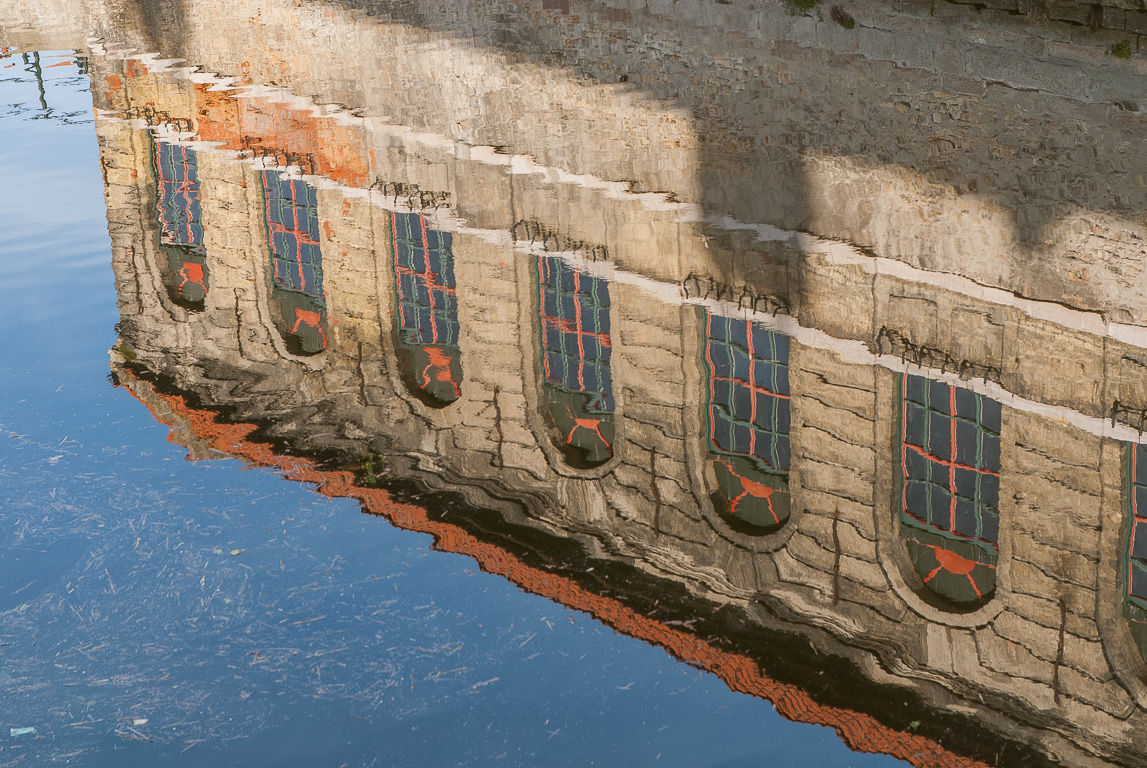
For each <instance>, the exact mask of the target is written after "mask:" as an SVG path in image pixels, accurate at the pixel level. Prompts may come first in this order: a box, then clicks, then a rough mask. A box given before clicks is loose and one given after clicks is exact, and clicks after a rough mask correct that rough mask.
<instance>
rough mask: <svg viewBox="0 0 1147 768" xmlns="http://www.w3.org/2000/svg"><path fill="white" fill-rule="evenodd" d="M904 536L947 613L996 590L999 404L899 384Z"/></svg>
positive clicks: (919, 383)
mask: <svg viewBox="0 0 1147 768" xmlns="http://www.w3.org/2000/svg"><path fill="white" fill-rule="evenodd" d="M901 387H902V389H901V414H900V416H901V419H900V421H901V424H900V426H901V462H900V469H901V480H902V482H901V486H900V488H901V494H900V497H901V507H900V532H901V535H902V536H903V538H904V540H905V543H906V544H907V547H908V555H909V558H910V559H911V561H912V564H913V566H914V567H915V569H916V572H917V573H918V574H919V575H920V578H921V579H922V580H923V582H924V584H925V585H926V586H927V587H928V589H929V590H931V591H932V592H933V593H934V594H936V595H938V596H939V597H940V598H941V600H942V602H943V603H944V604H945V606H947V607H954V608H967V609H971V608H975V607H978V606H980V605H982V604H983V603H985V602H986V601H987V600H988V599H989V598H991V596H992V593H993V592H994V591H995V588H996V563H997V561H998V560H999V548H998V544H997V542H998V541H999V529H1000V513H999V495H1000V404H999V403H997V402H996V401H995V400H992V399H990V398H987V397H984V396H982V395H978V394H976V393H975V392H972V391H970V390H967V389H963V388H961V387H954V386H951V385H949V384H944V383H942V382H939V381H932V380H931V379H926V378H923V377H921V376H912V375H907V374H906V375H905V376H904V377H903V379H902V382H901Z"/></svg>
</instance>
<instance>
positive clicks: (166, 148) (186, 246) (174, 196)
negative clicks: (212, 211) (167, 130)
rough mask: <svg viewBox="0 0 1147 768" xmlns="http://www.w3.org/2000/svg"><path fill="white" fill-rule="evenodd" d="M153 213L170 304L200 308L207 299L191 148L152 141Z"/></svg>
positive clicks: (201, 229)
mask: <svg viewBox="0 0 1147 768" xmlns="http://www.w3.org/2000/svg"><path fill="white" fill-rule="evenodd" d="M151 160H152V171H153V172H154V174H155V185H156V195H155V210H156V219H157V221H158V223H159V250H160V252H161V253H162V254H163V255H164V256H165V257H166V264H164V265H163V268H162V269H161V272H162V279H163V284H164V286H165V287H166V288H167V293H168V296H170V297H171V300H172V301H173V302H175V303H176V304H178V305H179V306H181V307H183V308H184V309H188V310H192V311H199V310H202V309H203V307H204V304H205V302H206V300H207V255H206V253H205V251H204V250H203V224H202V223H201V221H200V203H199V169H198V163H197V162H196V156H195V150H193V149H190V148H189V147H187V146H184V145H182V144H173V143H171V142H167V141H161V140H159V139H154V140H153V141H152V155H151Z"/></svg>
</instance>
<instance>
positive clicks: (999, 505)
mask: <svg viewBox="0 0 1147 768" xmlns="http://www.w3.org/2000/svg"><path fill="white" fill-rule="evenodd" d="M93 66H94V67H96V68H97V69H95V70H94V72H93V83H94V84H95V90H96V99H97V106H98V107H99V108H100V109H101V110H106V111H104V112H101V113H100V119H99V120H98V121H97V132H98V135H99V140H100V147H101V158H102V162H103V165H104V168H105V170H106V174H107V201H108V218H109V231H110V233H111V235H112V241H113V254H114V266H115V272H116V281H117V291H118V295H119V302H120V311H121V314H122V316H123V322H122V337H121V346H120V352H119V354H120V355H121V359H123V360H124V361H128V360H130V361H131V362H132V364H133V365H134V366H135V367H136V368H137V369H138V370H140V371H147V372H150V373H151V374H155V375H160V376H163V377H165V378H166V379H167V380H169V381H171V382H173V383H174V385H175V386H177V387H178V388H179V389H180V390H181V391H184V392H187V393H191V394H194V395H195V397H196V398H198V400H199V401H200V402H201V403H204V404H206V405H208V406H212V407H218V408H224V407H225V408H227V409H228V411H229V412H230V413H231V414H232V418H235V419H239V420H243V421H251V422H255V423H259V424H261V425H264V429H265V430H266V432H267V434H268V435H269V436H270V437H272V438H274V439H277V440H280V441H282V442H283V443H285V444H286V445H288V446H289V447H290V449H291V450H292V451H297V452H301V453H311V452H314V453H322V454H323V455H328V456H329V455H339V456H342V457H344V458H345V459H346V460H347V461H361V460H362V459H363V457H370V460H371V461H372V462H377V463H376V464H372V466H375V467H376V468H378V467H386V468H390V469H391V470H392V471H394V472H396V473H406V474H408V475H411V476H415V477H419V478H421V479H422V480H423V481H424V482H426V483H428V484H432V485H436V487H448V488H453V489H462V490H463V491H464V492H465V493H467V494H470V495H471V497H472V498H474V499H478V500H482V501H483V503H488V504H489V505H490V507H491V508H501V507H500V506H499V505H501V504H502V502H501V501H500V500H504V499H506V498H512V499H517V500H521V501H520V503H521V505H522V509H524V510H525V512H524V513H523V515H522V516H521V517H520V519H519V520H518V522H520V523H521V524H523V525H529V526H535V527H537V528H538V529H539V530H546V531H550V532H553V531H560V532H562V535H564V536H568V537H570V538H571V539H574V540H577V541H579V542H583V543H585V545H586V547H587V548H588V549H590V550H591V551H594V552H596V553H598V556H599V557H602V558H605V559H609V558H616V559H618V560H622V561H626V562H632V563H637V564H639V567H640V568H641V569H642V570H644V571H646V572H648V573H651V574H655V575H656V576H657V578H658V579H662V580H665V581H667V582H672V583H674V584H679V585H682V586H683V587H684V588H686V589H687V590H689V591H690V592H691V593H692V594H695V595H697V596H700V597H702V598H703V599H704V600H706V601H709V602H711V603H713V604H718V605H727V606H730V607H732V608H734V609H736V610H737V611H739V612H742V613H744V614H745V615H747V616H750V617H753V618H754V620H756V621H760V622H761V623H762V626H763V625H765V624H767V623H768V622H769V621H772V619H768V618H767V616H776V617H780V621H782V622H783V624H784V626H785V627H786V628H788V629H790V630H793V631H798V632H801V633H804V634H806V635H807V636H809V637H810V638H817V640H816V642H818V643H822V644H824V646H825V647H826V648H831V649H833V650H832V652H833V653H835V654H838V655H842V656H844V657H846V658H850V659H853V660H854V661H856V663H857V664H858V665H859V666H860V668H861V669H864V670H866V674H869V675H870V676H871V677H872V678H873V679H874V680H877V681H879V682H880V683H881V684H888V685H904V686H911V687H912V688H913V689H914V690H916V691H918V692H919V693H920V695H921V696H922V697H923V698H924V700H925V701H927V702H928V704H929V706H931V707H934V708H935V710H936V711H937V712H946V713H957V714H958V715H959V716H960V717H966V718H969V722H971V723H974V726H975V727H976V728H982V729H985V730H986V731H988V732H991V733H993V734H996V735H997V736H999V737H1001V738H1006V739H1017V740H1019V741H1024V742H1026V743H1029V744H1033V745H1038V749H1040V750H1043V751H1044V752H1046V753H1047V754H1048V755H1050V756H1053V757H1054V758H1055V759H1059V760H1061V761H1063V762H1065V763H1068V764H1073V765H1090V764H1097V763H1098V764H1113V765H1115V764H1118V765H1123V764H1126V765H1133V764H1137V761H1139V757H1138V754H1139V750H1141V748H1142V746H1143V745H1144V743H1143V740H1144V736H1143V734H1144V733H1145V731H1144V727H1143V726H1144V721H1145V719H1147V713H1145V712H1144V710H1143V703H1144V702H1147V687H1145V686H1144V680H1147V664H1144V662H1143V660H1142V659H1141V658H1140V657H1139V653H1138V651H1137V647H1138V646H1137V645H1136V642H1137V640H1138V638H1139V637H1140V636H1141V635H1142V632H1141V629H1140V623H1141V622H1142V617H1143V613H1142V610H1143V609H1142V607H1141V602H1140V601H1142V600H1143V599H1144V598H1143V597H1142V596H1141V594H1140V593H1141V592H1142V590H1140V589H1139V588H1138V587H1137V586H1136V585H1137V583H1138V582H1137V581H1136V578H1135V577H1136V574H1138V572H1139V571H1138V570H1137V569H1138V568H1140V565H1141V564H1140V563H1139V560H1140V559H1141V558H1140V557H1139V555H1140V554H1141V553H1140V552H1139V549H1138V548H1137V543H1136V542H1137V539H1136V534H1137V533H1138V522H1137V521H1138V519H1139V518H1138V513H1137V512H1136V510H1137V509H1138V507H1137V506H1136V504H1135V503H1134V499H1135V498H1137V495H1136V493H1137V490H1136V489H1137V483H1136V482H1133V479H1134V478H1137V477H1138V474H1137V472H1138V470H1137V469H1136V467H1137V466H1138V465H1137V464H1135V458H1136V457H1137V451H1138V449H1137V448H1134V449H1133V448H1129V447H1128V445H1129V444H1136V445H1137V443H1138V437H1137V435H1136V433H1135V430H1134V429H1132V428H1130V427H1128V426H1126V425H1124V424H1113V423H1112V422H1111V421H1109V416H1110V415H1111V413H1112V411H1111V409H1110V407H1109V405H1110V403H1111V402H1113V401H1114V400H1116V399H1118V400H1119V401H1120V402H1121V403H1124V404H1125V405H1126V407H1147V392H1145V391H1144V383H1143V382H1144V381H1145V380H1144V378H1143V377H1142V375H1141V373H1142V370H1143V368H1144V366H1147V349H1145V348H1144V346H1143V345H1142V344H1141V343H1136V342H1137V338H1138V337H1135V336H1134V335H1132V334H1128V335H1127V336H1126V337H1123V338H1115V337H1113V336H1112V335H1111V334H1110V333H1109V332H1108V330H1107V328H1106V326H1103V325H1100V324H1096V323H1094V322H1093V321H1094V318H1093V316H1092V315H1090V314H1088V313H1086V312H1082V311H1079V310H1074V309H1070V308H1064V307H1062V306H1061V305H1059V304H1040V303H1037V302H1026V303H1025V300H1021V299H1017V298H1016V297H1015V296H1014V295H1011V294H1004V292H997V293H991V292H988V291H983V290H976V291H972V290H969V289H968V286H967V284H966V283H962V282H960V278H959V277H957V276H952V275H947V274H938V273H931V272H925V271H911V270H909V271H902V272H896V271H880V269H878V268H877V267H879V264H878V263H877V262H875V261H874V260H873V257H871V256H866V255H864V254H863V253H860V252H858V251H855V250H849V249H847V248H844V247H843V246H840V244H829V245H823V244H821V245H818V244H816V243H813V244H812V246H808V242H809V241H804V242H805V245H804V246H802V244H801V243H802V241H801V240H800V238H797V237H789V236H787V235H786V236H784V237H783V239H770V238H778V237H779V236H777V235H775V234H771V233H772V232H773V231H772V230H770V229H768V228H764V227H763V228H759V229H749V228H742V229H736V228H728V229H720V228H714V227H711V226H707V225H704V224H702V223H698V222H694V221H689V220H683V219H682V218H680V217H678V216H677V215H676V214H673V215H670V214H669V213H667V212H666V211H665V210H662V209H658V208H650V207H647V206H645V205H643V204H642V201H641V199H639V197H638V196H628V197H627V196H625V195H621V196H620V197H616V196H614V193H613V191H612V190H611V189H600V188H599V189H595V188H593V187H592V186H589V185H585V184H580V183H577V181H576V180H575V181H563V180H562V179H561V178H560V175H559V174H557V173H554V174H552V175H551V176H552V177H553V179H556V180H553V179H551V178H547V177H545V176H543V175H540V174H516V175H515V174H510V173H506V169H505V166H503V165H501V164H499V163H498V162H497V157H490V158H482V157H478V158H475V157H469V158H467V157H459V156H458V155H456V154H453V150H452V149H450V147H452V146H453V145H440V144H435V143H433V142H427V141H422V140H418V139H417V138H412V137H411V135H410V134H409V133H408V132H402V131H392V130H390V129H389V128H388V127H386V126H379V125H377V124H374V123H371V122H370V121H355V120H353V119H350V118H348V117H347V116H346V115H345V114H342V115H341V116H339V117H337V118H334V117H327V116H323V115H321V114H317V112H316V110H314V109H313V108H312V107H310V106H308V105H306V104H303V103H298V102H291V101H289V100H284V99H282V97H281V96H276V97H269V96H263V95H254V94H253V95H248V96H245V97H243V98H232V97H230V96H227V95H226V94H221V92H220V91H217V90H212V87H211V84H210V83H206V82H196V81H195V80H194V79H193V78H190V77H187V76H181V75H180V74H179V73H178V72H177V73H171V72H163V71H159V68H154V71H153V67H152V66H150V65H148V64H147V63H145V62H143V61H141V60H139V59H136V58H132V57H130V56H128V57H124V56H114V55H107V56H104V57H100V58H98V59H97V60H96V61H95V62H94V63H93ZM276 99H278V100H276ZM148 110H150V111H148ZM160 136H163V137H164V138H162V139H157V137H160ZM209 137H210V138H209ZM164 142H167V143H169V144H170V145H171V146H172V147H177V148H179V152H180V154H179V157H180V158H184V157H194V158H195V160H194V179H195V183H194V189H195V192H196V200H197V203H196V204H197V205H198V213H197V214H196V215H195V216H193V215H191V214H189V213H188V210H189V209H188V205H189V204H188V203H187V202H186V200H190V197H189V195H190V190H191V189H192V186H191V185H189V184H188V183H187V179H188V178H190V175H191V172H190V170H188V169H187V168H186V167H185V168H184V169H183V170H182V171H180V173H182V174H183V175H182V176H180V177H179V178H182V179H183V182H182V186H181V187H180V189H181V190H182V192H181V194H182V195H183V196H184V197H183V198H180V199H182V200H184V201H185V202H184V203H183V208H182V211H183V213H182V214H181V216H182V218H179V219H176V218H171V219H170V220H171V221H178V222H180V223H179V227H183V226H184V225H185V224H187V223H189V222H191V221H193V220H194V221H197V222H198V227H199V229H195V228H194V226H193V227H192V230H191V231H192V232H201V235H199V236H198V237H199V238H200V240H201V242H199V243H197V244H196V246H195V247H196V248H197V249H198V250H197V251H196V252H197V253H200V254H201V257H202V259H203V267H202V269H203V274H204V275H205V276H206V275H210V282H209V287H208V286H207V284H205V291H204V295H203V297H202V302H201V306H196V307H191V308H189V307H188V306H186V301H183V302H180V301H176V300H175V296H174V295H173V294H172V291H171V287H170V283H171V280H172V278H171V275H173V274H178V271H174V272H173V262H172V261H171V259H170V258H169V257H168V255H167V254H168V251H165V250H164V248H165V246H166V247H170V248H176V247H177V248H184V246H183V245H182V244H181V243H179V242H178V236H175V235H172V234H170V233H168V234H165V232H166V231H167V230H165V226H167V225H166V224H165V222H166V221H168V219H167V218H165V216H167V214H166V213H164V212H165V211H168V210H169V208H168V207H165V206H166V205H167V204H157V203H156V202H155V201H156V200H162V199H164V194H165V192H164V189H165V187H164V186H163V184H165V183H166V182H165V181H164V180H163V179H164V178H165V177H164V176H163V175H162V174H155V173H152V171H151V169H152V168H154V167H155V166H154V163H155V162H156V161H155V160H154V157H155V146H157V145H159V144H162V143H164ZM165 151H166V150H165ZM172 152H174V150H172ZM187 153H191V154H187ZM172 156H174V155H172ZM185 166H186V163H185ZM364 169H365V170H364ZM173 178H175V177H173ZM479 188H480V189H482V190H483V193H482V194H481V195H478V194H476V193H475V190H476V189H479ZM172 189H174V187H172ZM171 199H172V200H175V199H176V198H175V197H172V198H171ZM175 207H177V206H175V204H174V203H172V204H171V206H170V208H171V209H172V210H174V208H175ZM463 211H464V212H465V216H463V215H462V213H463ZM603 211H604V212H607V213H608V216H609V218H610V219H611V225H610V230H609V242H608V243H602V242H596V243H595V242H594V240H593V239H592V237H590V236H589V233H590V232H592V231H593V229H594V227H593V224H592V222H593V221H594V220H597V219H599V218H600V217H601V216H603V215H604V214H603V213H602V212H603ZM172 215H174V214H172ZM524 221H528V222H532V224H530V225H529V226H518V223H519V222H524ZM178 231H180V232H181V231H183V230H182V229H178ZM165 238H166V239H167V240H169V241H172V242H168V243H165ZM173 238H174V240H173ZM669 242H674V243H677V245H676V246H675V247H674V249H673V251H672V252H673V253H674V254H676V255H677V256H678V257H680V258H681V259H682V263H688V264H690V265H691V267H692V269H691V270H690V271H689V272H686V270H683V269H677V268H676V267H673V266H672V265H671V266H670V267H666V266H665V265H664V264H661V265H651V266H650V268H649V269H644V268H643V265H644V264H645V263H646V262H647V261H649V260H648V259H646V260H642V259H638V258H634V257H633V255H634V254H639V253H640V252H641V250H642V249H643V248H647V247H649V244H650V243H669ZM570 246H573V247H570ZM668 261H669V262H670V263H671V262H672V261H673V259H669V260H668ZM740 264H764V265H765V266H764V267H760V269H761V270H762V271H763V273H765V274H767V279H766V277H765V276H764V275H762V274H755V273H754V272H752V271H751V270H746V269H742V268H741V267H739V266H738V265H740ZM874 264H875V265H876V266H874ZM188 273H189V274H190V273H191V270H188ZM690 280H692V281H693V282H692V283H690ZM729 284H732V285H733V287H732V288H730V289H729V290H719V289H718V288H717V287H719V286H721V285H729ZM703 286H708V287H707V288H704V289H702V287H703ZM769 291H771V292H772V293H771V294H770V295H777V296H780V297H783V302H781V301H778V302H776V303H775V305H772V306H769V307H767V308H766V307H765V306H758V305H757V304H756V297H759V296H762V295H765V294H766V293H767V292H769ZM746 296H749V303H746V299H745V297H746ZM750 305H752V306H751V309H750ZM786 308H787V309H786ZM192 310H194V311H192ZM941 318H950V320H948V321H942V320H941ZM876 329H881V331H879V332H878V331H876ZM913 356H915V357H914V358H913ZM948 361H963V362H966V363H968V365H963V364H960V365H950V364H949V362H948ZM938 363H939V364H938ZM977 366H978V367H977ZM989 370H994V371H996V373H995V374H994V375H991V376H988V375H984V374H983V372H986V371H989ZM1083 371H1086V372H1087V375H1086V376H1084V375H1081V373H1080V372H1083ZM1099 372H1102V375H1099ZM463 374H464V376H463ZM961 374H963V376H964V377H965V378H960V376H961ZM1124 421H1126V419H1124ZM199 452H200V454H203V451H202V450H200V451H199ZM1128 456H1130V457H1131V458H1130V459H1129V458H1128ZM1133 491H1134V492H1133ZM1144 604H1147V603H1144ZM762 605H764V606H767V608H768V611H767V613H766V612H765V611H763V610H762V608H761V606H762ZM854 706H855V707H856V708H857V709H861V710H864V708H865V706H866V705H865V703H864V702H862V701H858V702H855V704H854Z"/></svg>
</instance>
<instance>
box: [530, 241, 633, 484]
mask: <svg viewBox="0 0 1147 768" xmlns="http://www.w3.org/2000/svg"><path fill="white" fill-rule="evenodd" d="M537 265H538V323H539V326H540V327H539V333H538V335H539V344H540V345H541V355H542V372H543V376H542V400H543V401H544V403H545V405H544V406H543V407H542V410H543V411H544V413H545V416H546V420H547V422H548V423H549V424H550V426H551V428H552V429H554V430H556V431H555V432H554V443H555V445H556V446H557V447H558V449H559V450H560V451H562V454H563V455H564V456H565V460H566V463H568V464H569V465H570V466H572V467H580V468H583V469H587V468H590V467H599V466H601V465H602V464H604V463H605V462H607V461H609V460H610V458H612V457H613V442H614V427H613V376H612V374H611V372H610V367H609V357H610V353H611V352H612V346H613V345H612V344H611V343H610V338H609V285H608V283H607V282H606V281H605V280H601V279H599V278H596V277H590V276H589V275H586V274H583V273H582V272H580V271H579V270H577V269H575V268H573V267H571V266H569V265H568V264H566V263H565V262H564V261H562V260H561V259H560V258H558V257H556V256H538V258H537Z"/></svg>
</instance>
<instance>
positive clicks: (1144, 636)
mask: <svg viewBox="0 0 1147 768" xmlns="http://www.w3.org/2000/svg"><path fill="white" fill-rule="evenodd" d="M1129 453H1130V454H1131V456H1130V467H1129V471H1128V476H1129V479H1130V483H1129V484H1128V493H1127V504H1128V517H1129V523H1130V525H1129V526H1128V530H1127V534H1126V538H1125V539H1124V547H1123V554H1124V558H1125V560H1124V567H1123V579H1124V589H1123V617H1124V618H1125V619H1127V625H1128V627H1130V629H1131V636H1132V637H1133V638H1134V639H1135V645H1136V646H1138V648H1139V654H1140V655H1141V656H1142V657H1143V658H1144V659H1147V446H1144V445H1143V444H1142V443H1136V444H1134V445H1132V446H1131V450H1130V451H1129Z"/></svg>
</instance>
